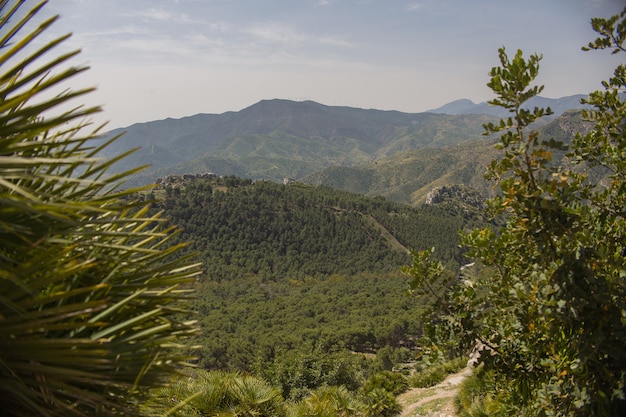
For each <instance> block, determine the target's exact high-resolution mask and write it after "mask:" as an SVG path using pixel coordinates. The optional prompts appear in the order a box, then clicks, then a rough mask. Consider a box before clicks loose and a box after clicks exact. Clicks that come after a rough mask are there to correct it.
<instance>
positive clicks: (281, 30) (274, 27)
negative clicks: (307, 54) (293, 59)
mask: <svg viewBox="0 0 626 417" xmlns="http://www.w3.org/2000/svg"><path fill="white" fill-rule="evenodd" d="M247 32H248V33H249V34H250V35H252V36H253V38H254V39H255V40H257V41H259V42H267V43H279V44H286V45H298V44H301V43H304V42H306V41H307V40H308V39H309V37H308V36H307V35H305V34H302V33H299V32H298V31H297V30H296V29H295V28H294V27H293V26H292V25H288V24H284V23H277V22H270V23H263V24H258V25H254V26H251V27H250V28H248V29H247Z"/></svg>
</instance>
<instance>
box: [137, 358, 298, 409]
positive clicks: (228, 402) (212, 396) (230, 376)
mask: <svg viewBox="0 0 626 417" xmlns="http://www.w3.org/2000/svg"><path fill="white" fill-rule="evenodd" d="M150 397H151V398H150V400H149V401H148V402H147V403H146V404H145V405H144V406H143V408H142V411H143V412H144V414H146V415H151V416H156V415H159V416H161V415H169V416H179V417H199V416H224V417H284V416H285V415H286V407H285V403H284V401H283V399H282V397H281V396H280V391H279V390H277V389H276V388H274V387H272V386H271V385H269V384H268V383H266V382H265V381H263V380H261V379H259V378H256V377H253V376H250V375H242V374H238V373H232V372H221V371H211V372H207V371H204V370H199V369H190V370H188V371H187V372H186V374H184V375H181V376H180V377H179V378H178V379H177V380H175V381H173V382H172V383H170V384H169V385H167V386H165V387H163V388H160V389H156V390H153V391H152V392H151V396H150Z"/></svg>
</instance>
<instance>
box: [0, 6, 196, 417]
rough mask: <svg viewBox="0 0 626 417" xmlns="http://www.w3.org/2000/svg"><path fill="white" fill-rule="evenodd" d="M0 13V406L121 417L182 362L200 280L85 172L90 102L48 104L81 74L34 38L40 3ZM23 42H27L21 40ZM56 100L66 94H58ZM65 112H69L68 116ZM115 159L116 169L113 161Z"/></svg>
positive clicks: (159, 222)
mask: <svg viewBox="0 0 626 417" xmlns="http://www.w3.org/2000/svg"><path fill="white" fill-rule="evenodd" d="M24 4H25V3H24V2H6V1H5V2H0V29H1V30H0V34H1V35H0V98H1V102H0V294H1V297H0V362H1V363H2V366H1V367H0V403H1V404H2V409H3V414H6V415H13V416H32V415H41V416H68V415H79V416H84V415H113V414H115V415H119V414H120V413H123V414H127V415H132V414H133V413H134V412H135V411H136V410H135V409H136V406H137V402H139V401H141V399H142V394H144V393H145V390H146V388H147V387H150V386H152V385H153V384H158V383H161V382H163V381H164V380H166V379H167V378H169V376H170V375H171V374H172V373H173V372H175V369H176V367H177V366H179V365H180V364H181V363H184V362H186V361H187V360H188V359H189V358H188V357H187V355H186V353H185V352H186V350H187V349H186V348H185V341H186V340H187V339H188V337H189V336H190V335H191V334H193V333H194V332H195V331H196V330H197V328H196V326H195V324H194V323H193V322H187V321H183V320H181V318H180V313H182V312H186V311H188V308H189V305H188V297H189V295H188V292H187V291H186V290H185V289H184V285H186V284H188V283H189V282H191V281H193V277H194V276H195V275H196V274H197V273H198V272H199V271H198V268H197V266H194V265H190V264H188V263H187V261H186V260H185V259H184V258H181V259H179V260H172V258H171V255H172V254H173V253H175V252H176V251H177V250H178V249H180V245H172V244H170V243H171V242H169V239H171V237H172V234H171V233H170V232H171V231H172V230H171V229H169V228H167V227H166V225H165V220H164V219H163V218H161V217H160V215H158V214H154V215H152V214H148V207H147V206H145V205H144V204H142V203H140V202H139V201H135V199H134V198H132V197H130V195H131V194H132V193H133V191H126V192H124V191H119V188H120V185H121V181H122V180H123V179H124V178H126V177H127V176H128V175H130V174H132V173H134V172H136V170H133V171H130V172H126V173H122V174H118V175H113V176H107V170H108V168H109V166H110V164H111V163H113V162H114V161H115V160H117V159H114V160H113V161H108V162H101V161H99V160H98V159H97V158H96V155H97V154H99V153H100V152H101V151H102V150H103V149H104V148H105V147H106V146H108V145H109V143H105V144H104V145H102V146H101V147H94V142H95V141H93V139H94V138H95V136H96V134H97V132H89V133H85V129H86V128H87V125H88V123H86V122H85V121H82V122H80V120H84V118H85V117H86V116H89V115H90V114H92V113H94V112H96V111H98V109H97V108H83V107H68V101H69V100H71V99H75V98H81V97H82V96H84V95H85V94H86V93H88V92H89V91H91V90H90V89H86V90H79V91H74V90H65V92H61V93H59V94H58V95H53V94H50V92H51V91H56V90H58V88H59V87H62V86H64V84H63V83H65V82H66V81H68V79H70V78H71V77H73V76H74V75H76V74H79V73H80V72H82V71H83V70H84V69H85V68H76V67H69V68H66V69H62V68H60V67H62V66H63V65H66V64H67V61H68V60H69V59H70V58H71V57H73V56H74V55H76V52H72V53H68V54H64V55H60V56H57V57H50V58H49V57H48V54H49V53H51V52H52V51H54V50H55V48H56V47H57V46H58V45H59V44H61V43H62V42H63V41H65V40H66V39H67V36H63V37H61V38H58V39H54V40H52V41H50V42H48V43H45V42H43V43H42V42H41V39H42V37H41V35H42V34H43V33H44V32H45V31H46V30H47V29H48V28H49V27H50V26H51V25H52V24H53V23H54V22H55V21H56V20H57V18H56V17H54V18H51V19H49V20H46V21H44V22H42V23H41V24H39V25H37V24H36V22H35V21H36V19H37V17H38V16H39V15H38V13H39V12H40V11H41V9H42V7H44V5H45V3H42V4H40V5H38V6H34V7H32V8H31V9H27V7H24ZM29 28H30V29H29ZM65 87H66V86H65ZM72 106H74V105H73V104H72ZM122 157H123V156H120V157H118V159H119V158H122Z"/></svg>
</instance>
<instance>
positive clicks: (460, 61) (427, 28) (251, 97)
mask: <svg viewBox="0 0 626 417" xmlns="http://www.w3.org/2000/svg"><path fill="white" fill-rule="evenodd" d="M624 5H625V2H624V0H51V1H50V4H49V6H48V7H47V9H46V11H47V13H59V14H60V15H61V20H60V21H59V22H58V23H57V24H56V25H55V29H54V30H55V32H56V33H65V32H73V36H72V38H71V39H70V41H69V46H70V47H73V48H81V49H82V51H83V52H82V54H81V55H80V56H79V58H78V60H77V62H78V63H84V64H87V65H89V66H90V67H91V69H90V70H89V71H88V72H87V73H86V74H84V75H81V77H80V82H79V83H78V84H80V85H95V86H96V87H97V88H98V91H97V92H96V93H94V94H93V95H92V96H91V98H90V99H91V100H93V101H94V102H96V103H98V104H103V105H104V109H105V112H104V118H105V119H107V120H110V125H109V126H110V127H121V126H127V125H130V124H132V123H135V122H142V121H149V120H156V119H163V118H166V117H174V118H178V117H183V116H190V115H193V114H196V113H223V112H226V111H231V110H233V111H237V110H241V109H242V108H245V107H247V106H250V105H252V104H254V103H256V102H257V101H259V100H262V99H271V98H285V99H293V100H314V101H317V102H320V103H323V104H328V105H348V106H355V107H362V108H377V109H385V110H400V111H405V112H420V111H425V110H428V109H431V108H435V107H438V106H441V105H443V104H445V103H447V102H450V101H453V100H456V99H460V98H469V99H471V100H473V101H475V102H480V101H485V100H488V99H490V98H491V97H492V95H491V92H490V91H489V89H488V88H487V87H486V86H485V84H486V83H487V81H488V75H487V73H488V71H489V69H490V68H491V67H493V66H494V65H497V64H498V57H497V49H498V48H499V47H501V46H505V47H506V48H507V50H508V51H509V53H510V54H511V55H512V54H514V52H515V50H517V49H518V48H520V49H522V50H524V52H525V53H526V54H530V53H533V52H537V53H542V54H543V55H544V59H543V61H542V64H541V74H542V75H541V78H540V82H541V83H543V84H545V85H546V89H545V90H544V93H543V94H542V95H544V96H546V97H553V98H557V97H562V96H566V95H571V94H577V93H587V92H589V91H591V90H595V89H597V88H599V87H600V81H601V80H602V79H606V78H608V77H609V76H610V75H611V74H612V70H613V69H614V67H615V66H616V64H617V63H618V60H620V59H621V60H623V57H621V56H619V55H617V56H610V54H609V53H608V52H582V51H581V49H580V48H581V46H582V45H585V44H587V43H588V42H589V41H590V40H591V39H594V38H595V34H594V32H593V31H592V30H591V28H590V25H589V21H590V19H591V17H594V16H600V17H608V16H610V15H613V14H616V13H618V12H619V11H620V10H621V9H622V8H623V7H624Z"/></svg>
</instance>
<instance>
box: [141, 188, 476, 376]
mask: <svg viewBox="0 0 626 417" xmlns="http://www.w3.org/2000/svg"><path fill="white" fill-rule="evenodd" d="M150 198H156V199H157V204H156V207H155V209H159V210H164V212H165V215H166V216H167V217H169V218H170V219H171V222H172V223H173V224H176V225H179V226H180V227H181V228H182V229H183V230H182V232H181V233H180V234H179V235H178V236H177V237H176V239H177V241H185V242H189V245H188V247H187V249H186V251H187V253H188V254H190V255H192V256H194V259H196V260H198V261H201V262H202V263H203V269H204V277H203V278H202V279H201V280H200V281H199V282H198V283H197V286H196V294H197V296H198V298H199V303H198V306H197V309H198V311H199V312H200V313H201V315H200V317H201V320H202V334H200V335H199V336H198V342H199V344H201V345H202V346H203V349H202V364H203V365H204V366H206V367H209V368H212V369H215V368H220V369H239V370H248V371H249V370H251V368H252V367H253V366H254V361H255V360H256V359H258V358H259V357H262V358H264V359H263V360H264V361H265V362H271V361H273V360H278V356H277V355H278V351H282V352H283V353H286V352H291V351H295V350H302V349H312V348H313V347H316V349H322V350H323V351H328V349H331V350H336V349H339V348H340V347H341V350H345V349H348V350H350V351H358V352H375V351H376V350H378V349H380V348H382V347H384V346H389V347H392V348H394V349H397V348H401V347H404V348H409V347H412V346H413V345H414V343H415V341H416V338H417V337H418V336H419V335H420V333H421V330H420V329H421V325H422V323H420V321H419V320H420V314H419V312H420V311H421V310H423V309H425V308H429V307H428V301H427V300H424V299H419V298H417V297H408V296H407V295H406V289H407V281H406V277H405V276H403V275H402V274H401V273H400V267H401V266H403V265H406V264H407V263H408V262H409V261H410V258H409V256H408V253H407V248H414V249H417V250H419V249H425V248H430V247H432V246H436V247H437V256H438V257H439V258H440V259H442V260H443V261H444V262H445V263H446V264H448V265H450V266H451V268H453V269H455V268H458V265H459V263H460V262H461V261H462V258H461V253H460V252H459V248H458V236H457V232H458V230H459V229H465V228H469V227H473V226H477V225H480V224H484V223H483V219H482V217H481V215H480V213H479V212H478V210H476V209H473V208H472V207H471V206H469V207H468V206H462V205H460V204H457V203H458V202H456V201H453V200H451V201H442V202H440V203H438V204H433V205H427V206H423V207H421V208H412V207H409V206H406V205H400V204H395V203H391V202H389V201H386V200H384V199H381V198H368V197H364V196H360V195H356V194H350V193H346V192H340V191H337V190H333V189H330V188H327V187H312V186H307V185H304V184H299V183H295V184H291V185H288V186H285V185H283V184H276V183H273V182H269V181H258V182H254V183H253V182H252V181H250V180H245V179H240V178H235V177H225V178H213V179H202V178H188V179H187V180H184V179H180V180H179V181H178V182H168V183H167V185H165V186H164V187H163V188H161V189H157V190H155V191H154V194H153V195H152V196H150ZM307 346H308V347H307Z"/></svg>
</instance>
